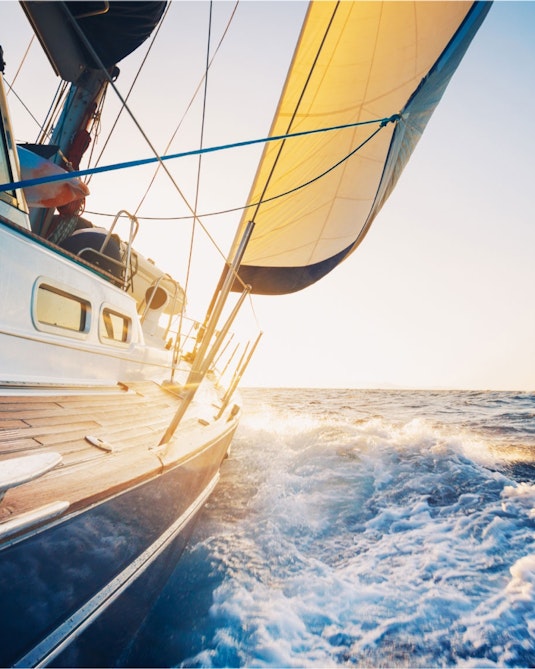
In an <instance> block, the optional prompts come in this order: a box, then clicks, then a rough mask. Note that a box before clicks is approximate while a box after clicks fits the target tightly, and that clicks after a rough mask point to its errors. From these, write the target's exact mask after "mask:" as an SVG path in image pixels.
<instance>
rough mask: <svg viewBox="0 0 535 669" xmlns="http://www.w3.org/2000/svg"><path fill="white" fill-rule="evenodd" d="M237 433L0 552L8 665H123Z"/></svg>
mask: <svg viewBox="0 0 535 669" xmlns="http://www.w3.org/2000/svg"><path fill="white" fill-rule="evenodd" d="M235 429H236V425H235V424H234V423H233V422H230V423H229V424H228V427H227V429H226V430H225V431H224V432H223V433H222V434H220V435H219V436H218V437H216V438H214V439H212V440H211V442H209V443H207V444H206V446H205V447H204V448H203V449H201V450H199V451H197V452H196V453H195V454H194V455H192V456H191V458H189V459H186V460H184V461H182V462H180V464H178V465H177V466H175V467H170V468H169V469H167V470H164V472H163V473H162V474H160V475H158V476H156V477H154V478H152V479H150V480H148V481H146V482H143V483H141V484H139V485H137V486H135V487H133V488H130V489H127V490H126V491H124V492H122V493H121V494H118V495H116V496H114V497H112V498H111V499H108V500H106V501H104V502H102V503H100V504H97V505H95V506H93V507H90V508H89V509H87V510H85V511H83V512H80V513H77V514H73V515H71V516H65V517H64V518H62V520H61V521H59V522H56V524H54V525H53V526H51V527H48V528H47V529H44V530H42V531H40V532H36V533H34V534H33V535H31V536H28V537H26V538H24V539H22V540H19V541H16V542H14V543H13V544H12V545H10V546H7V547H5V548H4V550H2V551H1V552H0V599H1V601H2V602H4V606H2V607H0V629H2V637H3V640H2V645H1V650H0V664H1V665H2V666H9V665H15V666H33V665H36V664H40V665H41V664H43V665H46V664H49V663H52V664H53V665H54V666H112V665H114V664H115V663H116V662H117V661H118V658H119V657H120V655H121V653H122V652H123V651H124V650H126V649H127V647H128V644H129V642H130V640H131V639H132V637H133V635H134V634H135V632H136V630H137V629H138V627H139V626H140V624H141V623H142V622H143V619H144V617H145V616H146V614H147V613H148V611H149V610H150V607H151V605H152V604H153V602H154V600H155V598H156V597H157V595H158V594H159V592H160V590H161V588H162V586H163V584H164V583H165V581H166V580H167V578H168V577H169V575H170V573H171V571H172V570H173V568H174V567H175V565H176V562H177V560H178V558H179V556H180V553H181V552H182V550H183V549H184V546H185V544H186V542H187V539H188V536H189V533H190V532H191V528H192V522H193V520H194V518H195V516H196V514H197V512H198V511H199V510H200V508H201V507H202V505H203V503H204V502H205V501H206V499H207V497H208V496H209V494H210V492H211V491H212V489H213V487H214V486H215V484H216V482H217V478H218V472H219V468H220V465H221V462H222V460H223V459H224V457H225V455H226V453H227V451H228V448H229V445H230V442H231V440H232V436H233V434H234V431H235ZM6 603H9V605H7V606H6Z"/></svg>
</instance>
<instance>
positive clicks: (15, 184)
mask: <svg viewBox="0 0 535 669" xmlns="http://www.w3.org/2000/svg"><path fill="white" fill-rule="evenodd" d="M399 119H400V115H399V114H394V115H393V116H390V117H388V118H383V119H375V120H373V121H359V122H357V123H347V124H345V125H335V126H332V127H330V128H319V129H316V130H303V131H302V132H295V133H290V134H287V135H276V136H274V137H263V138H261V139H251V140H247V141H243V142H235V143H233V144H223V145H220V146H212V147H206V148H201V149H195V150H192V151H183V152H181V153H173V154H170V155H168V156H161V157H159V158H142V159H141V160H131V161H128V162H124V163H114V164H112V165H102V166H101V167H89V168H87V169H84V170H76V171H73V172H66V173H65V174H51V175H49V176H46V177H39V178H37V179H26V180H24V181H12V182H10V183H4V184H0V192H2V191H6V190H15V189H16V188H28V187H29V186H38V185H39V184H44V183H52V182H55V181H67V180H68V179H72V178H75V177H83V176H88V175H90V174H100V173H102V172H111V171H114V170H120V169H128V168H129V167H139V166H141V165H150V164H152V163H156V162H160V161H164V160H174V159H176V158H186V157H188V156H197V155H201V154H204V153H214V152H215V151H224V150H227V149H236V148H240V147H243V146H251V145H253V144H267V143H268V142H277V141H280V140H284V139H291V138H293V137H303V136H305V135H313V134H317V133H320V132H331V131H333V130H346V129H347V128H355V127H356V126H359V125H370V124H374V123H378V124H379V126H380V127H381V128H382V127H384V126H385V125H387V124H388V123H394V122H395V121H398V120H399Z"/></svg>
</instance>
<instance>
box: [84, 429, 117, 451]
mask: <svg viewBox="0 0 535 669" xmlns="http://www.w3.org/2000/svg"><path fill="white" fill-rule="evenodd" d="M84 439H85V440H86V441H87V442H88V443H89V444H91V446H96V447H97V448H100V449H102V450H103V451H107V452H108V453H113V452H114V451H115V448H114V446H112V444H110V442H109V441H105V440H104V439H101V438H100V437H94V436H92V435H90V434H86V436H85V437H84Z"/></svg>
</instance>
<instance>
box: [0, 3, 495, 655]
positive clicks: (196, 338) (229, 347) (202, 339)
mask: <svg viewBox="0 0 535 669" xmlns="http://www.w3.org/2000/svg"><path fill="white" fill-rule="evenodd" d="M20 4H21V6H22V9H23V10H24V13H25V15H26V17H27V19H28V21H29V25H30V26H31V28H32V29H33V31H34V33H35V35H36V36H37V38H38V40H39V43H40V45H41V47H42V48H43V50H44V53H45V54H46V56H47V58H48V61H49V63H50V65H51V67H52V69H53V71H54V73H55V75H56V76H57V78H58V80H59V81H60V82H61V86H60V88H59V89H58V90H59V91H60V92H59V93H58V94H57V95H56V98H55V100H54V102H53V104H52V105H51V107H50V110H51V116H50V117H49V118H47V121H46V122H45V123H43V125H42V132H41V133H40V136H39V138H38V141H37V142H34V143H27V142H20V141H19V139H18V135H17V134H16V133H15V129H16V128H15V119H12V118H11V117H10V114H9V110H8V97H7V93H8V91H9V90H10V87H8V85H7V82H6V81H4V79H3V77H2V80H1V82H0V83H1V86H0V89H1V92H0V108H1V123H2V126H1V129H0V133H1V135H2V142H1V143H0V154H1V155H0V166H1V167H0V170H1V172H0V236H1V245H0V248H1V253H2V262H1V264H0V294H1V296H2V298H1V299H2V312H1V328H0V338H1V344H2V346H1V348H0V351H1V353H0V356H1V367H0V369H1V379H0V601H1V602H2V604H1V606H0V628H1V629H2V643H1V645H0V663H1V664H2V666H35V665H39V666H42V665H53V666H81V665H83V666H110V665H117V664H120V663H121V656H122V653H124V652H125V649H126V648H127V647H128V644H129V642H130V640H131V638H132V636H133V634H135V632H136V630H137V629H138V628H139V626H140V625H141V623H142V622H143V619H144V617H145V616H146V614H147V612H148V611H149V610H150V607H151V606H152V604H153V602H154V600H155V598H156V597H157V596H158V593H159V592H160V591H161V588H162V587H163V585H164V584H165V582H166V580H167V579H168V577H169V575H170V573H171V572H172V570H173V569H175V568H176V565H177V562H178V560H179V556H180V554H181V552H182V551H183V549H184V546H185V545H186V543H187V540H188V536H189V533H190V531H191V527H192V523H193V520H194V518H195V517H196V514H197V513H198V512H199V510H200V509H201V508H202V506H203V504H204V503H205V502H206V500H207V499H208V497H209V495H210V494H211V492H212V491H213V489H214V487H215V486H216V484H217V481H218V476H219V471H220V468H221V465H222V463H223V461H224V459H225V457H226V456H228V454H229V449H230V446H231V442H232V439H233V435H234V434H235V431H236V429H237V427H238V423H239V419H240V414H241V405H240V401H239V395H238V386H239V384H240V381H241V379H242V377H243V374H244V372H245V370H246V368H247V365H248V363H249V361H250V359H251V357H252V355H253V354H254V351H255V348H256V346H257V344H258V342H259V339H260V333H258V334H257V335H255V336H254V337H252V338H250V339H249V340H248V341H246V342H244V343H243V344H239V345H237V346H235V345H234V340H233V337H234V336H235V332H234V328H235V327H236V324H237V322H238V321H237V316H238V314H239V313H240V312H241V310H242V307H243V305H244V304H245V303H246V302H247V300H248V298H249V297H250V295H251V294H263V295H281V294H287V293H291V292H295V291H299V290H301V289H303V288H306V287H307V286H309V285H311V284H313V283H315V282H316V281H318V280H320V279H321V278H322V277H324V276H325V275H326V274H328V273H329V272H331V271H332V270H333V269H334V268H335V267H336V266H337V265H338V264H339V263H340V262H342V261H343V260H345V259H346V258H348V256H350V255H351V254H352V253H353V251H355V249H356V248H357V247H358V246H359V244H360V243H361V242H362V240H363V239H364V237H365V235H366V233H367V231H368V230H369V228H370V226H371V224H372V222H373V221H374V219H375V217H376V216H377V214H378V213H379V211H380V209H381V207H382V205H383V204H384V202H385V201H386V199H387V198H388V196H389V194H390V193H391V191H392V189H393V188H394V186H395V184H396V182H397V180H398V178H399V175H400V173H401V171H402V170H403V168H404V166H405V165H406V163H407V161H408V159H409V157H410V155H411V153H412V151H413V149H414V147H415V146H416V144H417V142H418V139H419V138H420V136H421V134H422V132H423V131H424V128H425V126H426V124H427V122H428V120H429V118H430V116H431V114H432V113H433V111H434V109H435V107H436V105H437V104H438V102H439V101H440V98H441V96H442V94H443V92H444V90H445V88H446V86H447V84H448V82H449V80H450V79H451V77H452V76H453V74H454V72H455V69H456V68H457V66H458V64H459V63H460V61H461V59H462V57H463V55H464V54H465V52H466V50H467V48H468V47H469V44H470V42H471V40H472V38H473V37H474V35H475V34H476V32H477V30H478V29H479V27H480V25H481V23H482V21H483V20H484V18H485V15H486V13H487V12H488V10H489V3H487V2H429V3H428V2H384V3H383V2H360V1H359V2H330V1H325V2H311V3H310V4H309V5H308V7H307V9H306V13H305V17H304V21H303V25H302V28H301V31H300V34H299V36H298V39H297V42H296V46H295V51H294V54H293V58H292V60H291V63H290V64H289V67H288V74H287V78H286V82H285V84H284V87H283V90H282V93H281V96H280V100H279V103H278V106H277V109H276V113H275V117H274V120H273V123H272V126H271V129H270V130H269V132H266V134H265V136H263V137H260V138H259V137H253V138H247V137H245V138H243V139H242V140H241V141H239V142H226V143H225V142H224V143H222V144H220V145H215V146H209V147H207V146H205V145H204V144H203V142H199V143H198V146H196V147H194V148H193V149H192V148H191V147H190V146H188V147H185V149H184V150H183V151H180V152H176V153H167V154H166V153H165V152H161V153H159V152H158V151H157V150H156V149H155V148H154V147H153V146H152V144H151V143H150V140H149V138H148V136H147V134H146V133H144V132H143V128H142V127H141V124H140V123H139V122H138V121H137V119H136V116H135V110H133V109H132V108H131V106H130V104H129V102H128V101H127V99H126V97H125V96H124V95H123V94H122V93H121V91H120V89H119V88H118V82H120V76H119V74H120V70H119V67H118V64H120V63H122V62H123V60H125V59H128V58H130V57H132V54H134V53H135V52H137V53H139V50H140V49H142V48H144V47H146V46H147V45H149V44H150V45H151V46H152V43H153V41H154V39H155V36H156V35H157V33H158V30H159V27H160V26H161V25H162V22H164V21H165V20H167V17H168V13H169V11H170V10H175V9H179V8H180V4H181V3H169V4H168V3H166V2H126V1H125V2H21V3H20ZM277 5H278V3H273V5H272V7H271V9H272V11H273V12H277V11H278V10H277ZM238 9H239V8H238ZM4 29H8V30H9V25H8V24H6V23H4ZM4 55H7V56H8V54H4ZM243 57H246V56H245V55H244V56H243ZM210 65H211V61H210V59H209V58H207V59H206V72H205V74H204V77H203V78H202V82H203V85H205V86H207V85H208V83H209V79H210V77H208V73H209V70H210ZM2 71H3V75H6V66H5V65H4V63H3V62H2ZM201 88H202V87H201ZM111 93H114V94H116V96H117V99H118V100H119V107H120V113H123V112H124V113H126V114H128V115H129V116H130V117H131V118H132V120H133V122H134V123H135V125H136V128H137V130H139V132H140V133H141V134H143V137H144V139H145V140H146V141H147V144H146V146H148V147H150V148H151V152H152V153H151V155H149V156H148V157H146V156H140V157H139V159H137V158H136V159H134V160H130V161H129V160H124V161H119V162H114V163H104V162H102V161H93V162H92V159H93V151H92V150H91V151H88V147H89V146H90V145H91V143H92V141H94V135H95V133H96V130H97V127H98V123H97V121H100V119H101V116H102V115H104V114H105V109H106V106H107V104H108V103H107V100H105V98H106V97H107V94H111ZM104 102H106V104H104ZM158 112H159V110H157V109H154V119H155V123H157V122H158V121H157V118H158ZM148 134H149V135H150V133H148ZM255 144H256V145H258V144H260V145H262V146H263V150H262V151H263V152H262V156H261V159H260V163H259V166H258V168H257V171H256V175H255V176H254V178H253V175H251V179H250V184H251V187H250V194H249V197H248V199H247V201H246V202H245V203H243V204H242V205H241V207H240V208H239V210H240V211H241V212H242V213H241V219H240V220H238V221H236V224H235V226H234V227H235V232H233V234H232V240H231V242H230V243H229V249H228V252H227V253H226V254H224V257H223V258H222V261H221V267H220V271H219V272H218V274H217V278H216V281H215V286H214V291H213V295H212V297H211V299H210V300H208V304H207V305H206V306H205V310H204V313H205V315H204V318H202V319H199V320H198V321H193V320H190V317H189V315H188V314H189V307H190V305H189V303H188V299H187V292H188V291H187V285H184V286H183V284H182V283H181V282H179V281H178V280H177V279H176V278H174V277H173V276H172V275H171V274H170V273H168V272H167V271H164V270H163V269H160V268H159V267H158V266H157V265H156V263H154V262H153V261H152V260H150V259H149V258H147V257H145V256H144V255H142V254H141V253H140V252H139V250H138V248H137V246H136V240H137V233H138V229H139V227H140V223H142V221H140V217H138V216H137V215H136V213H132V212H129V211H128V210H126V209H124V208H122V205H121V203H120V200H121V193H120V192H115V189H112V190H113V193H112V194H113V195H114V197H115V196H116V198H117V200H118V204H117V208H116V210H115V213H112V215H110V218H109V224H108V226H107V227H106V226H103V225H100V224H96V223H95V221H94V220H92V215H91V214H90V213H88V212H89V211H90V209H88V203H90V201H91V197H92V193H93V191H95V190H96V189H97V188H102V189H106V188H107V187H108V183H109V178H110V174H111V173H113V172H115V171H120V170H124V171H126V170H131V174H132V175H133V176H131V177H130V179H131V181H132V182H133V183H135V178H136V177H135V168H136V166H138V165H139V164H141V163H144V164H151V165H154V166H155V167H156V168H157V169H158V170H159V171H160V174H164V175H165V176H166V178H168V179H169V180H171V182H172V183H173V186H174V188H175V190H176V192H177V197H178V196H179V195H180V196H181V197H182V199H183V200H184V199H185V198H184V197H183V193H182V191H181V189H180V184H177V183H176V179H175V177H174V176H173V164H174V163H175V162H177V161H180V160H181V159H183V158H185V157H191V156H197V157H200V156H203V155H206V154H207V153H208V152H218V153H221V154H225V153H230V152H235V151H239V150H240V149H241V148H243V147H246V146H251V145H255ZM188 208H189V211H188V215H189V216H190V218H191V219H193V220H195V221H197V220H198V219H200V218H201V216H200V215H199V212H198V211H196V208H195V206H194V205H189V204H188ZM164 243H165V242H164ZM200 262H201V265H202V263H203V261H202V260H201V261H200ZM186 284H187V281H186ZM187 304H188V311H186V305H187Z"/></svg>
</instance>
